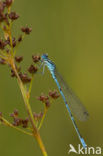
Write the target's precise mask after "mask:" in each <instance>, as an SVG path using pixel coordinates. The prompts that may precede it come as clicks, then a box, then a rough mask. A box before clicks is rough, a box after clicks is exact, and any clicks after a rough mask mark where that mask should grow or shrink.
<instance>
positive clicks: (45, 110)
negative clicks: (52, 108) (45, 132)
mask: <svg viewBox="0 0 103 156" xmlns="http://www.w3.org/2000/svg"><path fill="white" fill-rule="evenodd" d="M47 110H48V109H47V108H46V107H45V108H44V114H43V117H42V119H41V122H40V125H39V127H38V130H40V128H41V126H42V125H43V122H44V119H45V116H46V113H47Z"/></svg>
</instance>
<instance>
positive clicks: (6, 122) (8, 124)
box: [1, 117, 33, 136]
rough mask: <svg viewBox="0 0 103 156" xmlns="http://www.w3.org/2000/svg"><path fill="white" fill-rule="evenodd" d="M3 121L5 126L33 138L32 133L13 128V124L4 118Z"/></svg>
mask: <svg viewBox="0 0 103 156" xmlns="http://www.w3.org/2000/svg"><path fill="white" fill-rule="evenodd" d="M1 119H2V122H1V123H2V124H4V125H5V126H8V127H11V128H14V129H16V130H18V131H20V132H22V133H24V134H27V135H30V136H33V134H32V133H29V132H27V131H24V130H22V129H20V128H18V127H16V126H13V124H11V123H10V122H9V121H7V120H6V119H4V118H3V117H2V118H1Z"/></svg>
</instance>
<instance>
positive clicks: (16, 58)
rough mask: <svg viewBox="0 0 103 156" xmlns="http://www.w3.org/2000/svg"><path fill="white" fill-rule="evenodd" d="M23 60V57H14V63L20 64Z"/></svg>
mask: <svg viewBox="0 0 103 156" xmlns="http://www.w3.org/2000/svg"><path fill="white" fill-rule="evenodd" d="M22 60H23V56H15V61H16V62H18V63H20V62H21V61H22Z"/></svg>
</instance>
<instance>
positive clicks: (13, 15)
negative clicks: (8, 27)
mask: <svg viewBox="0 0 103 156" xmlns="http://www.w3.org/2000/svg"><path fill="white" fill-rule="evenodd" d="M8 17H9V18H10V19H11V20H16V19H18V18H19V15H18V14H17V13H16V12H11V13H10V14H9V15H8Z"/></svg>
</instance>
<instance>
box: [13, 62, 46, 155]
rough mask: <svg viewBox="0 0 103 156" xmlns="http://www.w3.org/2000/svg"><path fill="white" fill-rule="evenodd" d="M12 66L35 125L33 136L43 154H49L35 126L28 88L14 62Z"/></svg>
mask: <svg viewBox="0 0 103 156" xmlns="http://www.w3.org/2000/svg"><path fill="white" fill-rule="evenodd" d="M11 66H12V69H13V70H14V72H15V74H16V76H17V80H18V84H19V87H20V90H21V93H22V96H23V99H24V103H25V107H26V110H27V113H28V115H29V119H30V122H31V124H32V127H33V136H34V137H35V138H36V141H37V142H38V144H39V147H40V149H41V151H42V154H43V156H47V152H46V150H45V147H44V144H43V142H42V139H41V137H40V134H39V131H38V129H37V128H36V126H35V120H34V117H33V114H32V110H31V107H30V104H29V99H28V97H27V93H26V90H25V89H24V86H23V83H22V81H21V79H20V77H19V75H18V72H17V70H16V68H15V64H14V62H13V63H12V64H11Z"/></svg>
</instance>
